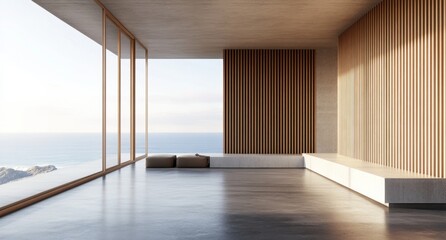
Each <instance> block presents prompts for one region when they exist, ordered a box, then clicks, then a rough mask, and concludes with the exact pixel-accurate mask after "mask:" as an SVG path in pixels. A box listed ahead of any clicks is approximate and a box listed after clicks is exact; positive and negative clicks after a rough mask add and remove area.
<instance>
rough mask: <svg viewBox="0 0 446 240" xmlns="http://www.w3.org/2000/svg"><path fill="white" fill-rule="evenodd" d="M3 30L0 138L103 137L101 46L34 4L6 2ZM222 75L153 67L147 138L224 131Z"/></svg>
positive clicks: (213, 65)
mask: <svg viewBox="0 0 446 240" xmlns="http://www.w3.org/2000/svg"><path fill="white" fill-rule="evenodd" d="M98 14H100V9H99V8H98ZM0 29H2V33H1V34H2V36H1V37H0V53H1V58H0V133H7V132H12V133H14V132H100V131H101V126H102V125H101V124H102V120H101V119H102V118H101V117H102V116H101V113H102V105H101V104H102V102H101V101H102V55H101V54H102V47H101V46H100V45H99V44H97V43H96V42H94V41H92V40H91V39H89V38H88V37H86V36H84V35H83V34H81V33H80V32H78V31H76V30H75V29H73V28H72V27H70V26H69V25H67V24H66V23H64V22H63V21H61V20H59V19H58V18H56V17H55V16H53V15H51V14H49V13H48V12H47V11H46V10H44V9H42V8H41V7H39V6H38V5H36V4H35V3H34V2H32V1H31V0H1V1H0ZM98 31H101V29H98ZM149 52H150V49H149ZM222 68H223V65H222V60H210V59H201V60H197V59H195V60H178V59H177V60H173V59H172V60H155V59H151V60H149V69H148V70H149V132H222V128H223V126H222V125H223V122H222V121H223V112H222V111H223V103H222V101H223V95H222V94H223V86H222V84H223V72H222V71H223V69H222ZM141 116H142V115H141V114H137V117H141ZM112 125H115V124H114V123H112Z"/></svg>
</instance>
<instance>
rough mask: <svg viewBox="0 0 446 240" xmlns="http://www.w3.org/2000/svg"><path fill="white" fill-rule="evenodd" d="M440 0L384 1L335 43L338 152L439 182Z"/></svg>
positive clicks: (441, 139) (441, 114) (441, 147)
mask: <svg viewBox="0 0 446 240" xmlns="http://www.w3.org/2000/svg"><path fill="white" fill-rule="evenodd" d="M445 9H446V6H445V3H444V1H443V0H429V1H423V0H393V1H391V0H385V1H383V2H381V3H380V4H378V5H377V6H376V7H375V8H373V9H372V10H371V11H370V12H369V13H367V14H366V15H365V16H363V17H362V18H361V19H360V20H359V21H357V22H356V23H355V24H353V25H352V26H351V27H350V28H349V29H347V30H346V31H345V32H344V33H342V34H341V36H340V37H339V47H338V51H339V52H338V57H339V61H338V62H339V68H338V70H339V71H338V102H339V105H338V109H339V110H338V146H339V150H338V151H339V153H340V154H343V155H347V156H351V157H355V158H359V159H362V160H365V161H369V162H375V163H379V164H383V165H387V166H391V167H395V168H399V169H403V170H408V171H413V172H418V173H424V174H428V175H432V176H436V177H445V174H446V168H445V166H446V164H445V159H444V157H445V153H444V151H445V148H446V143H445V141H444V135H445V133H446V132H445V131H446V129H445V116H444V114H445V107H446V104H445V102H444V101H445V98H444V93H445V91H446V88H445V87H446V86H445V84H444V71H445V68H446V65H445V59H444V56H445V41H446V39H445V31H444V28H445V27H446V19H445V16H444V14H445V11H446V10H445Z"/></svg>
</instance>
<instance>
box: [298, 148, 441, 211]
mask: <svg viewBox="0 0 446 240" xmlns="http://www.w3.org/2000/svg"><path fill="white" fill-rule="evenodd" d="M303 156H304V158H305V167H306V168H307V169H309V170H311V171H313V172H316V173H318V174H320V175H322V176H324V177H326V178H328V179H330V180H332V181H335V182H337V183H339V184H341V185H343V186H345V187H347V188H349V189H351V190H353V191H356V192H358V193H360V194H362V195H364V196H366V197H368V198H371V199H373V200H375V201H377V202H379V203H381V204H384V205H386V206H390V207H392V206H395V207H397V206H417V205H420V206H422V205H425V206H427V207H428V206H429V205H430V206H434V205H437V206H443V207H444V204H446V179H443V178H435V177H431V176H428V175H423V174H416V173H412V172H408V171H403V170H398V169H395V168H391V167H386V166H381V165H378V164H374V163H369V162H365V161H362V160H359V159H354V158H349V157H345V156H342V155H338V154H334V153H333V154H327V153H320V154H303Z"/></svg>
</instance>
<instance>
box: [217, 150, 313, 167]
mask: <svg viewBox="0 0 446 240" xmlns="http://www.w3.org/2000/svg"><path fill="white" fill-rule="evenodd" d="M209 155H210V156H211V168H305V163H304V158H303V157H302V155H292V154H221V153H220V154H219V153H211V154H209Z"/></svg>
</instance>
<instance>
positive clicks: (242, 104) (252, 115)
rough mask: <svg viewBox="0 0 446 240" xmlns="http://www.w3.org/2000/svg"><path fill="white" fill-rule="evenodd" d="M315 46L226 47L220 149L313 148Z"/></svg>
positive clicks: (278, 150) (272, 150) (292, 150)
mask: <svg viewBox="0 0 446 240" xmlns="http://www.w3.org/2000/svg"><path fill="white" fill-rule="evenodd" d="M314 54H315V52H314V50H296V49H293V50H291V49H289V50H260V49H253V50H252V49H228V50H224V53H223V64H224V68H223V69H224V83H223V84H224V111H223V112H224V143H223V146H224V152H225V153H265V154H300V153H304V152H308V153H311V152H314V146H315V144H314V140H315V139H314V125H315V124H314V121H315V118H314V112H315V111H314V107H315V94H314V87H315V86H314V77H315V70H314V61H315V59H314Z"/></svg>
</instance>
